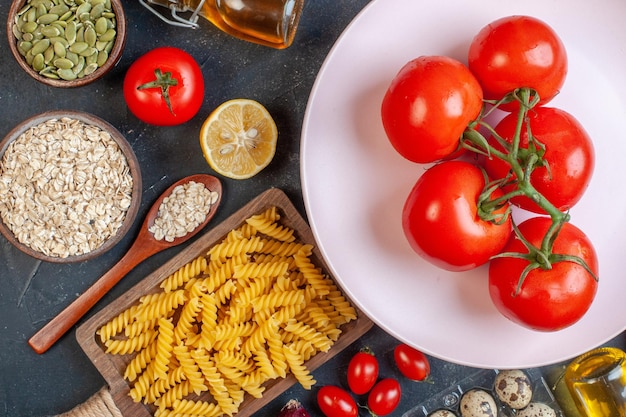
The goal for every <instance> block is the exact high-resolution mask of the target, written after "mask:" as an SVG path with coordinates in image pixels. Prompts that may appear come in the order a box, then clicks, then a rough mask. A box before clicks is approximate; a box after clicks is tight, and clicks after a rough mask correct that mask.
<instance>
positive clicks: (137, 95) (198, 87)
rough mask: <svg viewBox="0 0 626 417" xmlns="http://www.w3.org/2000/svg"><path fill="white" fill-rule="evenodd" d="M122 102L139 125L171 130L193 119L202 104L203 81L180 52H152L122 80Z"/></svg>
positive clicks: (161, 49) (167, 49)
mask: <svg viewBox="0 0 626 417" xmlns="http://www.w3.org/2000/svg"><path fill="white" fill-rule="evenodd" d="M124 100H125V101H126V105H127V106H128V108H129V109H130V111H131V112H132V113H133V114H134V115H135V116H136V117H137V118H138V119H140V120H141V121H143V122H146V123H149V124H152V125H157V126H173V125H178V124H182V123H185V122H187V121H189V120H190V119H191V118H192V117H194V116H195V115H196V114H197V113H198V111H199V110H200V107H201V106H202V102H203V101H204V78H203V76H202V71H201V70H200V66H199V65H198V63H197V62H196V61H195V60H194V58H193V57H192V56H191V55H190V54H188V53H187V52H185V51H183V50H182V49H179V48H175V47H170V46H165V47H159V48H155V49H152V50H151V51H149V52H147V53H146V54H144V55H142V56H141V57H139V58H138V59H137V60H136V61H135V62H133V63H132V64H131V66H130V67H129V68H128V71H127V72H126V75H125V77H124Z"/></svg>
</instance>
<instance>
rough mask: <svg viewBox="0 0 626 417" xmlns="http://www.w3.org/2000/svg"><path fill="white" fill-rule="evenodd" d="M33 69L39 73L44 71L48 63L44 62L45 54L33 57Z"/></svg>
mask: <svg viewBox="0 0 626 417" xmlns="http://www.w3.org/2000/svg"><path fill="white" fill-rule="evenodd" d="M31 65H32V66H33V69H34V70H35V71H37V72H39V71H41V70H42V69H44V67H45V66H46V63H45V62H44V58H43V54H37V55H35V56H34V57H33V62H32V63H31Z"/></svg>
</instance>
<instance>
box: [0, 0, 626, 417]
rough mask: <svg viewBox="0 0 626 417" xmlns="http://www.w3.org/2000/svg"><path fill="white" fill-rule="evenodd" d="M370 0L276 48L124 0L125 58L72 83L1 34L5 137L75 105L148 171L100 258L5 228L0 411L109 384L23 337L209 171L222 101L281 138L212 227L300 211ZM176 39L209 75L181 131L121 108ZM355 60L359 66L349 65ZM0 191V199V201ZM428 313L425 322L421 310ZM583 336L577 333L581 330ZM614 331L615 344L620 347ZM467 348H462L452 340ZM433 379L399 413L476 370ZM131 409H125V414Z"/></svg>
mask: <svg viewBox="0 0 626 417" xmlns="http://www.w3.org/2000/svg"><path fill="white" fill-rule="evenodd" d="M368 2H369V0H342V1H337V0H308V1H307V2H306V5H305V8H304V13H303V16H302V19H301V23H300V27H299V29H298V33H297V35H296V39H295V42H294V44H293V45H292V46H291V47H290V48H288V49H286V50H282V51H278V50H273V49H270V48H267V47H262V46H257V45H254V44H250V43H246V42H243V41H239V40H237V39H234V38H232V37H229V36H228V35H225V34H223V33H221V32H219V31H218V30H217V29H215V28H214V27H213V26H212V25H211V24H210V23H208V22H206V21H202V22H201V28H200V29H198V30H189V29H180V28H175V27H172V26H168V25H166V24H164V23H162V22H161V21H160V20H158V19H157V18H156V17H154V16H153V15H152V14H150V13H149V12H148V11H147V10H145V9H144V8H143V7H142V6H141V5H140V4H139V2H138V1H136V0H126V1H125V2H124V6H125V12H126V16H127V21H128V40H127V44H126V49H125V51H124V54H123V57H122V58H121V60H120V62H119V63H118V65H117V66H116V67H115V68H114V69H113V70H112V71H111V72H110V73H109V74H107V76H106V77H105V78H104V79H102V80H100V81H98V82H96V83H94V84H93V85H89V86H85V87H80V88H78V89H55V88H51V87H46V86H44V85H42V84H39V83H37V82H36V81H34V80H32V79H31V78H29V77H28V76H27V75H26V74H25V73H24V72H23V71H22V70H21V69H20V67H19V66H18V65H17V64H16V63H15V61H14V60H13V57H12V56H11V55H10V52H9V49H8V46H7V39H6V38H5V37H4V36H3V40H2V42H0V109H1V110H0V137H2V136H4V135H6V134H7V133H8V132H9V130H11V129H12V128H13V126H14V125H16V124H17V123H19V122H21V121H22V120H24V119H26V118H28V117H30V116H32V115H35V114H38V113H40V112H43V111H46V110H53V109H73V110H83V111H87V112H90V113H93V114H95V115H97V116H100V117H102V118H104V119H105V120H107V121H109V122H110V123H112V124H113V125H114V126H116V127H117V128H118V129H119V130H120V131H121V132H122V133H123V134H124V135H125V136H126V138H127V139H128V141H129V142H130V144H131V146H132V147H133V149H134V151H135V153H136V155H137V158H138V159H139V163H140V166H141V170H142V175H143V200H142V204H141V208H140V211H139V216H138V218H137V221H136V222H135V225H134V227H133V228H132V229H131V231H130V233H129V234H128V235H127V236H126V237H125V239H124V240H123V241H122V242H121V243H120V244H118V245H117V246H116V247H115V248H114V249H112V250H111V251H110V252H108V253H107V254H105V255H104V256H102V257H100V258H98V259H95V260H93V261H88V262H83V263H79V264H71V265H57V264H49V263H41V262H38V261H36V260H34V259H32V258H30V257H28V256H27V255H24V254H22V253H21V252H19V251H17V250H16V249H14V248H13V247H12V246H11V245H10V244H8V242H7V241H6V240H5V239H4V238H3V237H1V236H0V417H22V416H44V415H51V414H56V413H61V412H63V411H67V410H69V409H71V408H72V407H74V406H75V405H77V404H80V403H82V402H84V401H85V400H86V399H87V398H88V397H90V396H91V395H92V394H94V393H95V392H96V391H98V390H99V389H100V388H101V387H103V386H104V380H103V379H102V377H101V376H100V374H99V373H98V371H97V370H96V369H95V367H93V366H92V365H91V363H90V362H89V360H88V358H87V357H86V356H85V355H84V353H83V352H82V350H81V349H80V347H79V345H78V343H77V342H76V339H75V335H74V331H73V330H72V331H70V332H69V333H68V334H66V335H65V336H64V337H63V338H62V339H61V340H60V341H59V342H58V343H57V344H56V345H55V346H53V347H52V348H51V349H50V350H49V351H48V352H47V353H45V354H43V355H37V354H36V353H34V352H33V351H32V350H31V349H30V348H29V347H28V345H27V340H28V339H29V338H30V336H31V335H32V334H33V333H35V332H36V331H37V330H38V329H39V328H41V327H42V326H43V325H44V324H45V323H46V322H47V321H48V320H50V319H51V318H52V317H54V316H55V315H56V314H57V313H58V312H60V311H61V310H62V309H63V308H64V307H65V306H66V305H68V304H69V303H70V302H71V301H72V300H73V299H74V298H75V297H76V296H77V295H78V294H80V293H81V292H82V291H83V290H85V289H86V288H87V287H89V286H90V285H91V284H92V283H93V282H94V281H95V280H96V279H98V278H99V277H100V276H101V275H102V274H103V273H105V272H106V271H107V270H108V269H109V268H110V267H111V266H113V265H114V264H115V263H116V262H117V261H118V260H119V259H120V258H121V256H122V255H123V254H124V253H125V251H126V250H127V249H128V248H129V246H130V244H131V243H132V241H133V239H134V237H135V236H136V233H137V229H138V227H139V225H140V224H141V220H142V219H143V216H144V214H145V213H146V211H147V210H148V208H149V207H150V206H151V205H152V203H153V201H154V200H155V199H156V197H157V196H158V195H159V194H160V193H161V192H162V191H163V190H164V189H165V188H167V187H168V186H169V185H170V184H171V183H173V182H174V181H176V180H178V179H180V178H182V177H184V176H186V175H190V174H194V173H203V172H205V173H211V170H210V168H209V167H208V165H207V164H206V162H205V160H204V158H203V156H202V153H201V151H200V148H199V145H198V132H199V129H200V126H201V124H202V122H203V121H204V119H205V118H206V116H207V115H208V114H209V113H210V112H211V111H212V110H213V109H214V108H215V107H217V106H218V105H219V104H220V103H222V102H223V101H225V100H228V99H231V98H237V97H245V98H252V99H255V100H258V101H259V102H261V103H263V104H264V105H265V106H266V107H267V108H268V110H269V111H270V113H271V114H272V115H273V116H274V118H275V120H276V123H277V125H278V129H279V132H280V134H279V142H278V149H277V152H276V156H275V157H274V159H273V161H272V163H271V164H270V165H269V166H268V167H267V168H266V169H265V170H263V171H262V172H261V173H260V174H258V175H257V176H255V177H253V178H252V179H249V180H245V181H235V180H228V179H224V180H223V184H224V199H223V200H222V206H221V208H220V209H219V210H218V213H217V215H216V217H215V218H214V219H213V220H212V224H217V223H218V222H220V221H221V220H223V219H225V218H226V217H228V216H229V215H230V214H231V213H233V212H234V211H235V210H236V209H238V208H239V207H241V206H243V205H244V204H245V203H247V202H248V201H249V200H251V199H252V198H253V197H255V196H256V195H258V194H259V193H261V192H262V191H265V190H266V189H268V188H270V187H278V188H281V189H282V190H284V191H285V192H286V193H287V195H288V196H289V197H290V199H291V200H292V201H293V203H294V204H295V206H296V208H298V210H299V211H300V212H301V213H302V214H303V215H305V211H304V204H303V201H302V195H301V188H300V170H299V162H300V161H299V144H300V132H301V126H302V120H303V117H304V112H305V108H306V104H307V100H308V96H309V92H310V90H311V88H312V86H313V83H314V81H315V77H316V75H317V72H318V70H319V68H320V66H321V65H322V63H323V60H324V58H325V57H326V55H327V53H328V52H329V50H330V48H331V47H332V45H333V43H334V42H335V40H336V39H337V38H338V37H339V36H340V34H341V32H342V31H343V30H344V28H345V27H346V26H347V25H348V24H349V22H350V21H351V20H352V19H353V17H354V16H355V15H356V14H357V13H358V12H359V11H360V10H361V9H362V8H363V7H364V6H366V5H367V3H368ZM8 8H9V1H8V0H1V4H0V20H2V21H3V22H4V21H6V19H7V12H8ZM165 45H171V46H177V47H180V48H182V49H185V50H186V51H187V52H189V53H191V54H192V55H193V56H194V57H195V59H196V60H197V61H198V63H199V64H200V65H201V67H202V71H203V74H204V77H205V81H206V95H205V100H204V105H203V107H202V109H201V110H200V112H199V114H198V115H197V116H196V117H195V118H194V119H192V120H191V121H190V122H188V123H186V124H184V125H182V126H177V127H166V128H164V127H154V126H148V125H146V124H144V123H142V122H140V121H139V120H137V119H136V118H135V117H134V116H133V115H132V114H130V113H129V112H128V110H127V108H126V106H125V104H124V99H123V95H122V88H121V87H122V81H123V77H124V74H125V72H126V69H127V68H128V66H129V65H130V64H131V63H132V62H133V61H134V60H135V59H136V58H138V57H139V56H140V55H142V54H143V53H145V52H147V51H148V50H150V49H152V48H154V47H157V46H165ZM354 65H359V63H358V62H355V63H354ZM0 198H1V197H0ZM184 247H185V246H184V245H183V246H181V247H178V248H173V249H169V250H167V251H165V252H162V253H160V254H157V255H155V256H153V257H152V258H150V259H149V260H147V261H145V262H144V263H142V264H140V265H139V266H137V267H136V268H135V269H134V270H133V271H132V272H131V273H129V274H128V275H127V276H126V277H125V278H124V279H123V280H122V282H120V283H119V284H118V285H117V286H116V287H115V288H114V289H113V290H112V291H111V292H110V293H109V294H108V295H106V296H105V297H104V298H103V299H102V300H101V301H100V303H99V304H98V305H97V306H96V307H95V308H94V309H93V310H92V311H91V312H90V315H91V314H93V313H94V312H96V311H98V310H99V309H101V308H102V307H104V306H105V305H107V304H108V303H109V302H111V301H112V300H114V299H115V298H116V297H118V296H119V295H121V294H122V293H123V292H125V291H126V290H128V289H129V288H130V287H131V286H133V285H134V284H136V283H137V282H138V281H140V280H141V279H142V278H144V277H145V276H147V275H148V274H150V273H151V272H152V271H153V270H155V269H156V268H157V267H158V266H160V265H162V264H163V263H164V262H165V261H167V260H168V259H170V258H171V257H172V256H173V255H174V254H176V253H178V252H180V251H181V250H182V249H183V248H184ZM424 319H426V320H427V319H428V318H424ZM581 337H584V335H581ZM396 343H397V342H396V341H395V340H394V339H393V338H391V337H390V336H388V335H386V334H385V333H384V332H383V331H381V330H380V329H378V328H374V329H373V330H372V331H370V332H369V333H368V334H367V335H365V336H364V337H363V338H362V340H360V341H358V342H356V343H355V344H354V345H352V346H351V347H349V348H348V349H347V350H346V351H345V352H344V353H342V354H340V355H339V356H338V357H337V358H335V359H333V360H332V361H331V362H330V363H328V364H326V365H325V366H323V367H322V368H320V369H319V370H318V371H316V372H315V377H316V379H317V380H318V383H319V384H329V383H339V384H341V383H342V378H343V376H342V371H345V367H346V366H347V363H348V360H349V357H350V356H351V355H352V354H354V353H355V352H356V351H358V350H359V349H360V348H361V347H363V346H369V347H370V348H372V349H373V350H375V352H376V353H377V354H378V355H379V358H380V359H381V363H382V371H381V374H382V375H384V376H385V375H386V376H398V374H397V371H396V370H395V369H394V368H393V366H391V363H392V362H391V361H392V350H393V347H394V346H395V344H396ZM623 343H624V341H623V338H622V337H620V338H618V339H616V340H614V341H612V344H618V345H623ZM459 348H460V349H462V346H459ZM431 362H432V366H433V379H434V381H435V383H434V384H416V383H407V382H406V381H404V382H403V390H404V395H403V399H402V403H401V405H400V407H399V408H398V411H397V412H396V413H394V415H402V413H404V412H405V411H407V410H409V409H410V408H411V407H412V406H413V405H415V404H417V403H419V402H421V401H423V400H424V399H426V398H428V397H429V396H432V395H433V394H435V393H437V392H438V391H440V390H442V389H444V388H446V387H448V386H449V385H451V384H454V383H455V382H456V381H458V380H460V379H461V378H463V377H465V376H466V375H468V374H470V373H472V372H474V371H475V370H474V369H470V368H466V367H462V366H457V365H453V364H450V363H446V362H443V361H440V360H438V359H436V358H431ZM290 398H299V399H300V400H302V401H303V402H304V404H305V405H306V407H307V408H308V409H309V411H310V412H311V414H312V415H320V413H319V410H317V409H316V406H315V402H314V401H315V397H314V391H313V392H306V391H304V390H302V389H301V388H300V387H299V386H297V385H296V386H294V387H293V388H291V389H290V390H288V391H287V392H286V393H284V394H283V395H282V396H281V397H279V398H278V399H276V400H275V401H274V402H272V403H270V404H269V405H268V406H267V407H266V408H265V409H263V410H262V411H260V412H259V413H258V415H259V416H260V415H263V416H265V415H267V416H271V415H275V414H277V412H278V410H279V409H280V408H281V406H282V405H283V404H284V403H285V402H287V400H288V399H290ZM129 417H132V416H129Z"/></svg>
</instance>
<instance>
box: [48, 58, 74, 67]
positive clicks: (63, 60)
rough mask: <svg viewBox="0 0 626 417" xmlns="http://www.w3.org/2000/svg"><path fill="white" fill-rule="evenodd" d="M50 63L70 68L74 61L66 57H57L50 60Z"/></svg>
mask: <svg viewBox="0 0 626 417" xmlns="http://www.w3.org/2000/svg"><path fill="white" fill-rule="evenodd" d="M52 65H54V66H55V67H57V68H59V69H71V68H73V67H74V63H73V62H72V61H70V60H69V59H67V58H57V59H55V60H54V61H52Z"/></svg>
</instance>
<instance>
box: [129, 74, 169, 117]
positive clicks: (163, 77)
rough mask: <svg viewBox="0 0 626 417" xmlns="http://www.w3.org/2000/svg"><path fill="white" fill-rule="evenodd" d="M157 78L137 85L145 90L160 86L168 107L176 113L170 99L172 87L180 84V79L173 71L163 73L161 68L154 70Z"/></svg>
mask: <svg viewBox="0 0 626 417" xmlns="http://www.w3.org/2000/svg"><path fill="white" fill-rule="evenodd" d="M154 76H155V78H156V79H155V80H154V81H150V82H147V83H145V84H141V85H140V86H138V87H137V90H145V89H148V88H160V89H161V96H162V97H163V100H165V104H166V105H167V108H168V109H169V110H170V113H172V114H173V115H175V113H174V110H173V109H172V103H171V101H170V87H174V86H176V85H178V80H177V79H176V78H174V77H172V73H171V72H166V73H163V72H161V69H160V68H157V69H155V70H154Z"/></svg>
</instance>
